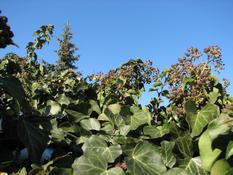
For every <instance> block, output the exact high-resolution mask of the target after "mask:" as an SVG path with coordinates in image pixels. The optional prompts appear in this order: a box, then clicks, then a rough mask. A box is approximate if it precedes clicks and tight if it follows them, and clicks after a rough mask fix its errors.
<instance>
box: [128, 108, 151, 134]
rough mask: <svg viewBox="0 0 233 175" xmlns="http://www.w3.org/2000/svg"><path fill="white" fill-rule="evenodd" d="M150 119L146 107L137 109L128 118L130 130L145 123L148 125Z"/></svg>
mask: <svg viewBox="0 0 233 175" xmlns="http://www.w3.org/2000/svg"><path fill="white" fill-rule="evenodd" d="M151 119H152V116H151V113H150V112H149V111H148V110H147V109H143V110H139V111H137V112H136V113H134V114H133V115H131V116H130V118H129V120H130V125H131V130H135V129H137V128H138V127H139V126H141V125H143V124H146V123H147V124H149V125H150V122H151Z"/></svg>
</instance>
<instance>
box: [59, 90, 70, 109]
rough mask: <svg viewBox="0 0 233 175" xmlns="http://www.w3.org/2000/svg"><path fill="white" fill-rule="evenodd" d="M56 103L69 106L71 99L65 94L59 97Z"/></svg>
mask: <svg viewBox="0 0 233 175" xmlns="http://www.w3.org/2000/svg"><path fill="white" fill-rule="evenodd" d="M56 101H57V102H58V103H60V104H61V105H63V104H64V105H67V106H68V105H69V104H70V98H69V97H67V96H66V95H65V94H64V93H63V94H61V95H59V96H58V98H57V99H56Z"/></svg>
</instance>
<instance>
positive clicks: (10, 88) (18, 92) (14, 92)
mask: <svg viewBox="0 0 233 175" xmlns="http://www.w3.org/2000/svg"><path fill="white" fill-rule="evenodd" d="M0 87H2V88H3V89H4V90H5V91H6V92H7V93H8V94H9V95H11V96H12V97H13V98H14V99H15V100H16V102H17V105H18V108H19V109H20V108H23V109H25V110H27V109H28V108H29V104H28V102H27V100H26V98H25V93H24V89H23V87H22V85H21V83H20V81H19V80H18V79H15V78H0Z"/></svg>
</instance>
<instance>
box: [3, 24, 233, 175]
mask: <svg viewBox="0 0 233 175" xmlns="http://www.w3.org/2000/svg"><path fill="white" fill-rule="evenodd" d="M52 33H53V27H52V26H51V25H48V26H42V27H41V28H40V29H39V30H38V31H36V33H35V36H36V38H35V40H34V42H32V43H31V44H29V45H28V47H27V50H28V52H27V56H25V57H21V56H18V55H16V54H13V53H11V54H7V55H6V56H5V57H4V58H2V59H1V60H0V121H1V122H0V148H1V149H0V154H1V156H0V171H1V172H7V173H9V174H14V173H15V174H20V175H21V174H31V175H34V174H35V175H39V174H49V175H52V174H66V175H70V174H79V175H90V174H93V175H95V174H96V175H107V174H108V175H124V174H125V175H141V174H145V175H156V174H158V175H176V174H182V175H208V174H211V175H215V174H218V173H219V172H221V174H225V175H228V174H232V172H233V157H232V155H233V144H232V143H233V140H232V135H233V129H232V128H233V118H232V117H233V98H232V97H230V95H229V94H228V93H227V89H226V87H225V86H224V85H223V84H222V83H221V82H220V81H219V80H218V79H217V78H216V77H215V76H214V75H213V72H212V69H215V68H217V69H222V66H223V63H222V59H221V52H220V49H219V48H218V47H217V46H211V47H208V48H207V49H205V50H204V53H206V54H207V59H206V60H204V62H203V61H201V60H202V57H201V55H202V54H201V53H200V52H199V50H197V49H196V48H191V49H189V50H188V52H187V53H186V56H185V57H184V58H182V59H179V61H178V63H177V64H175V65H173V66H171V68H167V69H165V70H163V71H159V70H158V69H157V68H154V67H153V66H152V63H151V61H147V62H143V61H142V60H141V59H135V60H130V61H128V62H127V63H125V64H123V65H122V66H121V67H119V68H117V69H115V70H111V71H110V72H109V73H107V74H97V75H91V76H89V77H87V78H83V77H82V76H81V75H80V73H78V72H76V71H75V70H74V69H70V68H71V67H68V68H64V69H56V65H51V64H48V63H46V62H45V61H44V62H42V63H39V62H38V59H37V58H38V56H37V54H36V49H41V48H42V47H43V46H44V45H45V44H46V43H48V42H49V41H50V39H51V37H52ZM71 54H73V52H72V53H71ZM65 57H66V58H69V56H65ZM29 58H30V59H29ZM198 60H199V61H200V62H198V63H197V61H198ZM150 83H153V86H152V88H151V90H152V91H155V92H156V93H157V95H155V96H154V97H153V98H152V101H151V103H150V104H148V105H147V106H142V105H140V104H139V103H138V100H139V98H140V95H141V94H142V93H143V91H144V90H145V89H144V86H145V84H150ZM164 98H167V99H168V102H167V104H166V103H163V100H164Z"/></svg>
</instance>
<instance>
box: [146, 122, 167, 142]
mask: <svg viewBox="0 0 233 175" xmlns="http://www.w3.org/2000/svg"><path fill="white" fill-rule="evenodd" d="M169 132H170V129H169V125H167V124H164V125H162V126H145V127H144V128H143V133H144V135H149V136H150V137H151V138H152V139H155V138H160V137H163V136H164V135H166V134H168V133H169Z"/></svg>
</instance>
